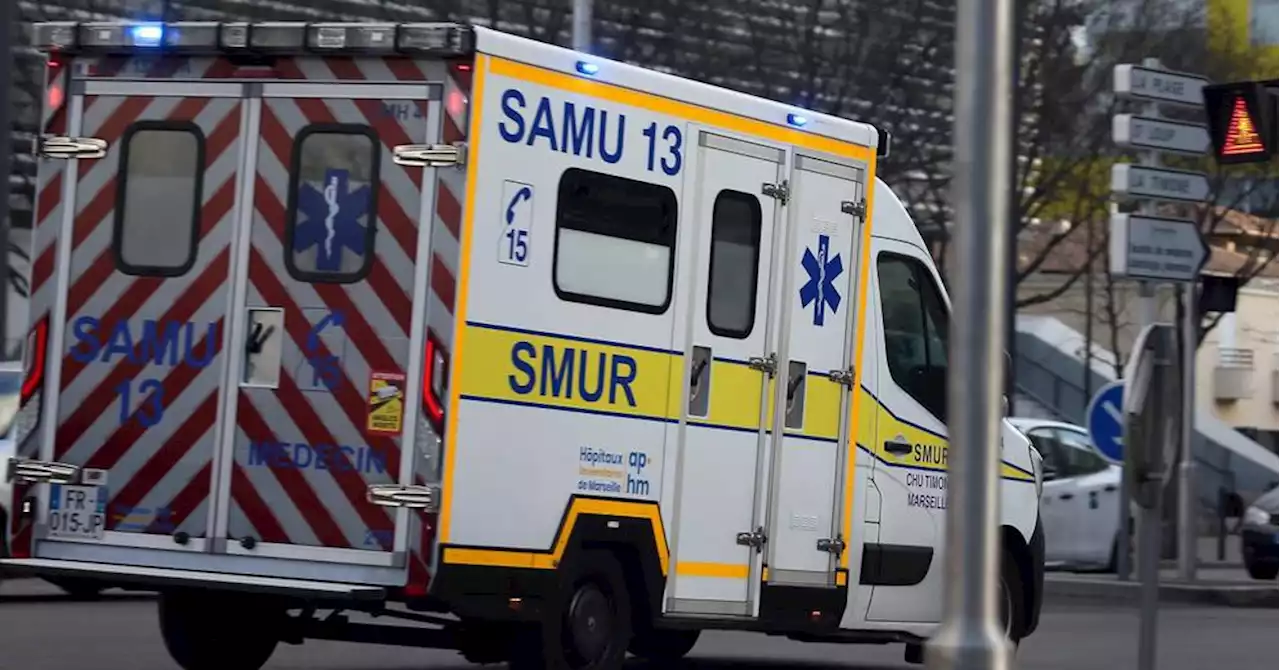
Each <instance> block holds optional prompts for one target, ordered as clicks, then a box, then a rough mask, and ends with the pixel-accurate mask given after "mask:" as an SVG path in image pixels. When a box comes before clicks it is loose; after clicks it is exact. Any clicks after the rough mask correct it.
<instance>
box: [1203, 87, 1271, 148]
mask: <svg viewBox="0 0 1280 670" xmlns="http://www.w3.org/2000/svg"><path fill="white" fill-rule="evenodd" d="M1204 111H1205V117H1206V120H1207V121H1208V124H1209V137H1210V138H1211V139H1212V140H1213V156H1214V158H1215V159H1217V161H1218V163H1219V164H1220V165H1238V164H1241V163H1266V162H1268V161H1270V160H1271V159H1272V158H1273V157H1274V156H1275V155H1276V112H1277V108H1276V80H1275V79H1272V80H1270V81H1238V82H1232V83H1230V84H1214V85H1212V86H1205V87H1204Z"/></svg>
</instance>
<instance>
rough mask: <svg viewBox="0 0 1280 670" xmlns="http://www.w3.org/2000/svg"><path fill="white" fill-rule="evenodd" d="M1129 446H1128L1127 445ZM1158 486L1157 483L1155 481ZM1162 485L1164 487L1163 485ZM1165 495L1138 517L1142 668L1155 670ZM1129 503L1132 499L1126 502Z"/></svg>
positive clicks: (1139, 621) (1140, 664)
mask: <svg viewBox="0 0 1280 670" xmlns="http://www.w3.org/2000/svg"><path fill="white" fill-rule="evenodd" d="M1126 446H1127V445H1126ZM1153 485H1154V484H1153ZM1160 488H1164V487H1163V484H1161V485H1160ZM1163 499H1164V494H1163V491H1162V492H1161V493H1160V495H1157V496H1156V504H1155V506H1154V507H1152V508H1151V509H1143V510H1142V511H1141V512H1140V514H1141V517H1140V518H1139V520H1138V532H1139V533H1140V535H1141V537H1140V538H1139V544H1138V581H1139V582H1140V583H1141V587H1140V590H1139V594H1138V603H1139V605H1138V606H1139V608H1140V609H1139V616H1138V670H1155V667H1156V624H1157V623H1158V615H1159V612H1160V544H1161V542H1160V540H1161V532H1160V531H1161V527H1162V526H1163V523H1162V520H1163V517H1164V500H1163ZM1125 502H1126V503H1127V502H1128V501H1125Z"/></svg>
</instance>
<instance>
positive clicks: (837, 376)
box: [827, 367, 853, 388]
mask: <svg viewBox="0 0 1280 670" xmlns="http://www.w3.org/2000/svg"><path fill="white" fill-rule="evenodd" d="M827 379H830V380H831V381H833V382H835V383H837V384H840V385H843V386H848V387H849V388H853V368H852V367H848V368H845V369H844V370H832V371H830V372H828V373H827Z"/></svg>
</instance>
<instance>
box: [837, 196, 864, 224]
mask: <svg viewBox="0 0 1280 670" xmlns="http://www.w3.org/2000/svg"><path fill="white" fill-rule="evenodd" d="M840 211H841V212H842V213H844V214H848V215H850V216H856V217H858V221H866V220H867V201H866V199H865V198H864V199H862V200H859V201H857V202H853V201H851V200H845V201H843V202H841V203H840Z"/></svg>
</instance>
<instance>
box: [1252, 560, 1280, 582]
mask: <svg viewBox="0 0 1280 670" xmlns="http://www.w3.org/2000/svg"><path fill="white" fill-rule="evenodd" d="M1245 567H1246V568H1248V570H1249V576H1250V577H1253V578H1254V579H1275V578H1276V569H1277V567H1280V566H1277V565H1276V564H1275V563H1247V564H1246V565H1245Z"/></svg>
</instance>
